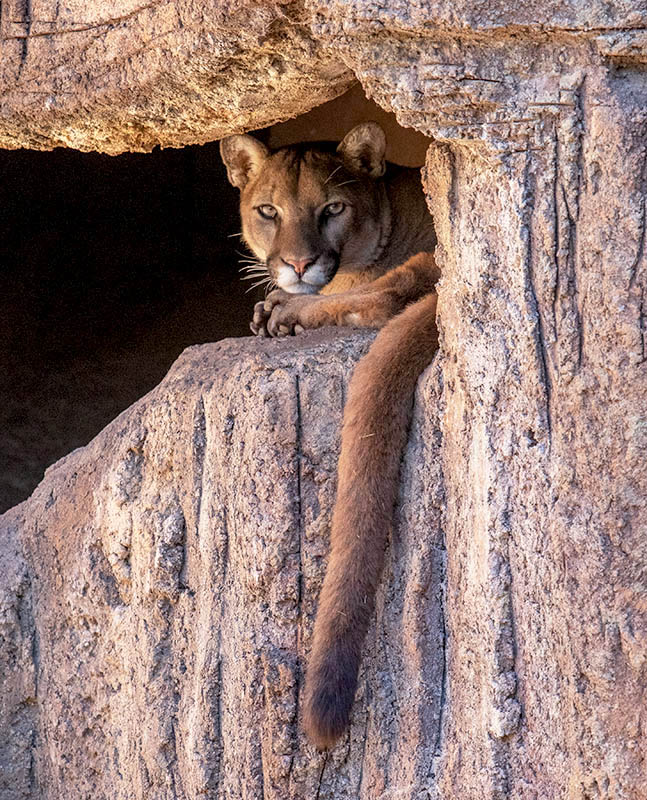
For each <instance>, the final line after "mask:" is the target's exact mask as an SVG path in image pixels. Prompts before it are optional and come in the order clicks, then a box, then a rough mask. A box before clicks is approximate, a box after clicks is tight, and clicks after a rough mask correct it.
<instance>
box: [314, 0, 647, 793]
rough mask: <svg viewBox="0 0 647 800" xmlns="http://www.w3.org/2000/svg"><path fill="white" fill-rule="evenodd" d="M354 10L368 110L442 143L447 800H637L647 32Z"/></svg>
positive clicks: (437, 184)
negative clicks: (645, 65) (371, 104)
mask: <svg viewBox="0 0 647 800" xmlns="http://www.w3.org/2000/svg"><path fill="white" fill-rule="evenodd" d="M336 5H337V8H335V9H332V10H331V9H328V10H327V11H324V10H323V9H322V8H321V7H319V12H320V16H319V17H318V24H319V31H320V34H321V35H325V36H327V37H332V35H333V31H335V30H336V29H335V21H334V20H335V14H338V13H341V12H340V7H342V6H343V9H344V13H345V14H346V15H347V18H346V19H345V20H344V32H343V35H342V34H340V38H339V40H338V45H337V46H338V47H339V49H340V52H343V54H344V57H345V58H346V59H347V61H348V63H350V64H351V65H352V66H353V68H354V69H355V70H356V72H357V74H358V76H359V77H360V79H361V80H362V82H363V83H364V85H365V87H366V88H367V91H368V93H369V94H372V95H373V96H374V97H376V98H377V99H378V100H379V101H380V102H381V103H383V104H385V105H389V106H391V107H392V108H394V109H395V110H396V111H397V112H398V115H399V118H400V119H401V121H402V122H404V123H409V124H414V125H415V126H416V127H418V128H419V129H421V130H423V131H424V132H425V133H427V134H430V135H432V136H434V137H435V138H436V139H437V141H438V144H437V145H435V146H433V147H432V148H430V152H429V156H428V160H427V166H426V175H425V184H426V186H427V189H428V192H429V203H430V207H431V210H432V212H433V214H434V217H435V220H436V223H437V226H438V236H439V250H438V258H439V260H440V263H441V266H442V269H443V280H442V284H441V287H440V304H439V309H440V312H439V313H440V325H441V327H442V333H443V336H442V349H441V355H440V358H441V364H440V368H441V371H442V376H443V387H444V396H443V409H444V411H443V417H442V422H441V429H442V434H443V483H444V489H445V498H446V503H447V506H446V517H445V526H444V532H445V544H446V547H447V586H446V591H447V603H446V622H447V634H448V635H447V654H448V655H447V684H446V696H445V697H446V701H445V703H446V704H445V707H444V712H443V719H444V726H443V737H442V743H441V747H440V754H439V757H438V759H437V761H436V762H435V774H436V776H437V780H438V783H437V790H438V792H439V796H441V797H443V798H455V797H461V798H462V797H483V798H497V799H499V798H515V800H517V799H518V798H535V797H536V798H558V797H559V798H562V797H568V798H594V797H595V798H634V799H635V800H639V798H641V797H642V796H643V794H644V787H645V785H647V775H646V773H645V767H644V761H643V759H642V755H641V753H642V752H644V748H645V745H646V733H645V729H644V720H643V719H642V715H641V708H643V707H644V703H645V688H644V687H645V678H646V677H647V675H646V665H645V658H644V653H645V645H646V644H647V610H646V608H645V604H644V601H643V597H644V592H645V589H646V588H647V577H646V573H645V569H646V568H645V564H646V563H647V543H646V540H645V536H644V532H645V530H646V529H647V504H646V500H645V498H646V496H647V471H646V470H645V469H644V458H645V447H646V445H647V413H646V409H647V405H646V402H645V398H646V397H647V366H646V364H647V362H646V358H645V327H646V326H645V305H644V293H645V283H646V280H647V277H646V268H645V254H644V233H645V163H646V156H647V128H646V126H645V122H646V121H647V114H646V111H645V109H646V108H647V82H646V81H645V78H644V72H643V71H642V68H641V62H642V60H644V55H643V53H644V50H643V44H644V42H643V39H642V38H641V37H642V35H641V34H640V32H639V31H631V30H627V29H624V30H620V29H621V28H622V27H623V25H624V26H629V27H631V25H638V22H639V20H638V19H637V15H636V14H633V16H632V15H629V16H627V15H626V14H625V13H624V11H623V9H619V8H616V9H615V10H614V9H611V10H609V9H608V8H607V12H608V15H611V17H614V18H613V19H610V18H607V19H606V22H603V20H602V17H603V16H604V14H603V10H602V9H601V8H598V7H597V6H595V7H594V8H591V9H589V8H587V12H588V11H590V13H591V16H590V17H587V20H586V22H585V21H584V18H583V17H582V15H581V13H580V12H578V11H577V9H576V10H575V11H573V9H571V10H569V12H568V14H567V13H566V12H562V11H560V12H559V14H558V13H557V10H556V9H552V8H551V9H548V8H547V9H546V12H547V14H549V12H550V13H554V17H553V19H554V22H553V23H551V25H552V28H553V30H552V31H550V32H546V30H545V29H544V30H542V31H539V30H538V29H536V28H535V27H534V26H533V25H532V24H531V21H530V20H529V19H525V16H524V15H526V12H525V10H524V9H523V8H521V9H503V10H499V11H497V10H496V9H493V8H489V12H488V14H489V16H488V17H487V19H486V18H484V16H483V15H481V16H478V13H477V12H475V11H473V10H472V11H471V12H470V13H469V14H468V10H467V9H463V8H462V7H461V6H460V4H459V5H458V7H456V6H455V5H454V14H455V17H454V18H450V16H448V12H447V13H445V10H444V9H443V7H442V6H441V7H440V8H439V7H438V6H437V4H436V5H434V9H433V10H432V9H430V8H427V7H426V8H427V10H426V12H423V11H422V10H420V8H418V9H417V10H416V9H411V8H409V9H408V10H407V9H404V8H400V9H399V13H398V14H396V15H394V14H388V13H387V12H386V11H378V12H377V13H374V14H373V13H372V15H371V16H370V19H369V15H368V14H363V13H361V12H362V9H361V8H360V6H361V4H359V3H339V4H336ZM569 14H570V15H571V16H572V19H568V18H567V17H568V15H569ZM461 15H462V16H461ZM526 16H527V15H526ZM463 17H464V19H463ZM597 18H599V19H598V22H599V27H597V28H596V29H594V30H591V27H592V26H593V25H594V24H596V23H594V22H592V20H593V19H597ZM456 19H460V20H462V21H463V22H464V23H465V25H466V26H469V27H470V28H471V30H468V29H464V30H463V29H462V30H460V31H459V30H458V29H457V28H456ZM515 22H516V23H517V24H519V25H522V27H521V28H517V29H515V30H513V29H512V28H506V26H507V25H508V26H509V25H512V24H514V23H515ZM549 27H550V26H549ZM337 33H339V31H337ZM378 51H379V52H381V57H380V59H379V60H378V59H376V58H375V54H376V53H377V52H378Z"/></svg>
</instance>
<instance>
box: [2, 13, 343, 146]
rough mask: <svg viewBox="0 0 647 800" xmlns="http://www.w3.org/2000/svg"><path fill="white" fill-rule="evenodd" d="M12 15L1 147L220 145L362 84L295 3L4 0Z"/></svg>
mask: <svg viewBox="0 0 647 800" xmlns="http://www.w3.org/2000/svg"><path fill="white" fill-rule="evenodd" d="M0 15H1V16H0V93H1V95H2V103H1V104H0V147H9V148H15V147H30V148H35V149H45V150H49V149H51V148H52V147H56V146H60V145H63V146H66V147H74V148H76V149H78V150H97V151H100V152H106V153H121V152H124V151H127V150H150V149H151V148H153V147H154V146H155V145H158V144H159V145H161V146H162V147H169V146H171V147H172V146H175V147H178V146H181V145H185V144H196V143H202V142H208V141H213V140H214V139H220V138H221V137H223V136H225V135H226V134H228V133H232V132H234V131H243V130H250V129H253V128H260V127H262V126H264V125H269V124H272V123H273V122H278V121H280V120H284V119H286V118H288V117H291V116H295V115H296V114H300V113H302V112H304V111H307V110H308V109H310V108H312V107H313V106H315V105H317V104H319V103H323V102H325V101H326V100H330V99H331V98H333V97H335V96H336V95H338V94H341V92H343V91H344V89H346V88H347V87H348V86H349V85H350V84H351V82H352V81H353V75H352V73H350V72H349V71H348V70H347V69H346V67H345V66H344V65H343V64H341V63H340V62H339V59H338V58H336V57H334V56H332V54H330V53H326V52H325V50H324V49H323V48H322V46H321V45H320V44H319V43H318V42H317V41H316V40H315V39H314V38H313V36H312V34H311V32H310V31H309V28H308V26H307V24H306V21H307V20H306V18H305V16H304V11H303V8H302V3H299V2H289V0H288V1H287V2H285V1H284V0H276V2H266V0H221V2H218V3H213V2H210V3H206V2H201V1H200V0H152V2H139V1H138V0H118V2H111V3H105V2H103V1H102V0H90V2H87V1H86V0H70V1H69V2H66V3H65V4H62V3H58V2H54V0H3V2H2V3H0Z"/></svg>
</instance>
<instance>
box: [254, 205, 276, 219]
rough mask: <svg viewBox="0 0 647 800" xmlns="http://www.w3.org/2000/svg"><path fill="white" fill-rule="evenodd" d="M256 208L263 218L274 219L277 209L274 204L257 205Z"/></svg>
mask: <svg viewBox="0 0 647 800" xmlns="http://www.w3.org/2000/svg"><path fill="white" fill-rule="evenodd" d="M256 210H257V211H258V213H259V214H260V215H261V217H264V218H265V219H274V217H275V216H276V214H277V211H276V209H275V208H274V206H258V207H257V209H256Z"/></svg>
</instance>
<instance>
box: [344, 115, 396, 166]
mask: <svg viewBox="0 0 647 800" xmlns="http://www.w3.org/2000/svg"><path fill="white" fill-rule="evenodd" d="M337 152H338V153H339V155H340V156H341V157H342V158H343V159H344V161H345V162H346V163H347V164H348V166H349V167H350V168H351V169H352V170H353V171H354V172H363V173H365V174H367V175H370V177H371V178H379V177H380V176H381V175H384V170H385V169H386V164H385V162H384V153H385V152H386V136H385V135H384V131H383V130H382V128H381V127H380V126H379V125H378V124H377V122H362V124H361V125H356V126H355V127H354V128H353V130H352V131H349V132H348V133H347V134H346V136H345V137H344V140H343V141H342V142H341V143H340V145H339V147H338V148H337Z"/></svg>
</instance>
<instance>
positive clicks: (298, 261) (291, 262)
mask: <svg viewBox="0 0 647 800" xmlns="http://www.w3.org/2000/svg"><path fill="white" fill-rule="evenodd" d="M316 260H317V257H316V256H314V257H313V256H308V258H292V256H288V257H287V258H285V257H283V261H284V262H285V263H286V264H287V265H288V266H289V267H292V269H293V270H294V271H295V272H296V274H297V275H299V277H301V275H303V273H304V272H305V271H306V270H307V269H308V267H309V266H310V265H311V264H314V262H315V261H316Z"/></svg>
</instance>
